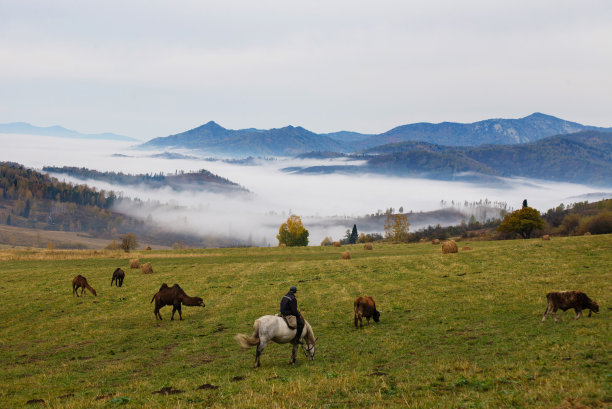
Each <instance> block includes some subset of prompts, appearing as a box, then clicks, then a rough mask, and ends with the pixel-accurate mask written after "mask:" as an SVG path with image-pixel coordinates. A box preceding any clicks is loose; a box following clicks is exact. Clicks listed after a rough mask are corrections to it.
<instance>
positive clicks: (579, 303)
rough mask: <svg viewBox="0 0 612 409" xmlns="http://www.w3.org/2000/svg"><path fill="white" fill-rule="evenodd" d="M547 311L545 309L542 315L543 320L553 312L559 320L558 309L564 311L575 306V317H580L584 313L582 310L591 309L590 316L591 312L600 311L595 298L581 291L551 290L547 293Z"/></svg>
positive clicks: (554, 316)
mask: <svg viewBox="0 0 612 409" xmlns="http://www.w3.org/2000/svg"><path fill="white" fill-rule="evenodd" d="M546 301H547V304H546V311H544V316H543V317H542V322H544V321H546V316H547V315H548V314H549V313H550V312H552V316H553V318H554V319H555V322H557V317H556V315H555V313H556V312H557V310H558V309H561V310H563V311H566V310H569V309H570V308H573V309H574V311H575V312H576V315H575V316H574V319H576V320H577V319H578V318H580V316H581V315H582V310H584V309H587V308H588V309H589V317H590V316H591V313H592V312H594V313H596V314H598V313H599V305H597V303H596V302H595V301H593V300H591V299H590V298H589V297H587V295H586V294H585V293H583V292H581V291H558V292H551V293H548V294H546Z"/></svg>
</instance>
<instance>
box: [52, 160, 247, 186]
mask: <svg viewBox="0 0 612 409" xmlns="http://www.w3.org/2000/svg"><path fill="white" fill-rule="evenodd" d="M43 170H44V171H45V172H49V173H56V174H65V175H69V176H73V177H75V178H78V179H82V180H87V179H93V180H100V181H104V182H108V183H111V184H113V185H145V186H147V187H150V188H153V189H159V188H163V187H170V188H172V189H174V190H177V191H178V190H189V189H196V188H197V189H200V190H202V189H204V190H209V191H214V192H230V191H246V189H244V188H242V187H240V186H239V185H238V184H237V183H234V182H232V181H231V180H229V179H226V178H222V177H220V176H217V175H215V174H213V173H211V172H209V171H207V170H206V169H201V170H199V171H197V172H182V171H181V172H177V173H176V174H174V175H172V174H170V175H164V174H163V173H158V174H136V175H132V174H125V173H122V172H99V171H97V170H93V169H87V168H77V167H70V166H64V167H61V168H60V167H55V166H45V167H44V168H43Z"/></svg>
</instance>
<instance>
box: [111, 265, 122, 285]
mask: <svg viewBox="0 0 612 409" xmlns="http://www.w3.org/2000/svg"><path fill="white" fill-rule="evenodd" d="M124 278H125V271H123V270H122V269H120V268H117V269H116V270H115V271H114V272H113V278H112V279H111V287H112V286H113V282H114V283H115V285H116V286H117V287H121V286H122V285H123V279H124Z"/></svg>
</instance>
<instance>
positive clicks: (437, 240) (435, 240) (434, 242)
mask: <svg viewBox="0 0 612 409" xmlns="http://www.w3.org/2000/svg"><path fill="white" fill-rule="evenodd" d="M431 244H440V239H433V240H432V241H431Z"/></svg>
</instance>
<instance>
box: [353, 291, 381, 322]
mask: <svg viewBox="0 0 612 409" xmlns="http://www.w3.org/2000/svg"><path fill="white" fill-rule="evenodd" d="M354 310H355V328H357V320H359V326H360V327H363V322H362V320H361V319H362V318H363V317H365V318H366V320H367V321H368V324H369V323H370V318H374V322H378V321H379V320H380V311H377V310H376V304H375V303H374V299H373V298H372V297H358V298H357V299H356V300H355V304H354Z"/></svg>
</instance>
